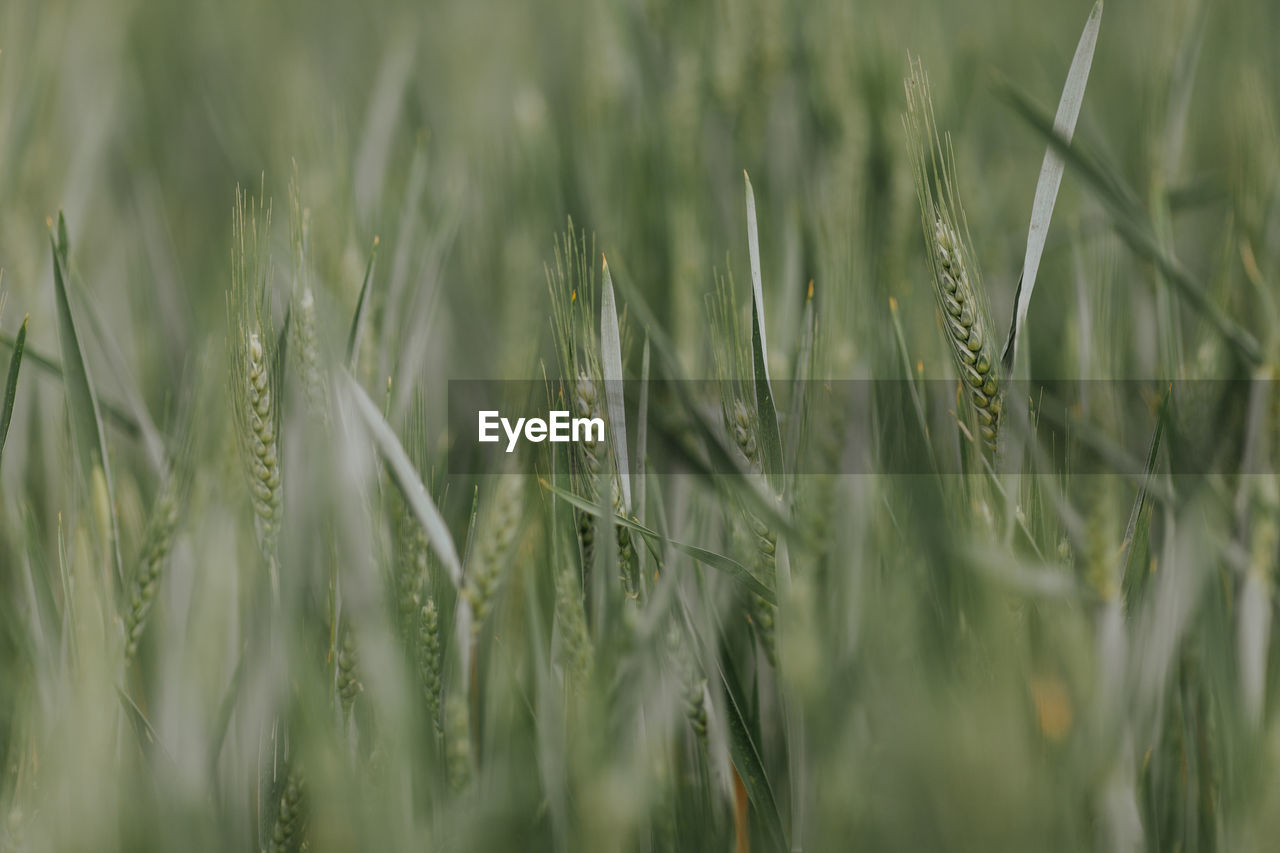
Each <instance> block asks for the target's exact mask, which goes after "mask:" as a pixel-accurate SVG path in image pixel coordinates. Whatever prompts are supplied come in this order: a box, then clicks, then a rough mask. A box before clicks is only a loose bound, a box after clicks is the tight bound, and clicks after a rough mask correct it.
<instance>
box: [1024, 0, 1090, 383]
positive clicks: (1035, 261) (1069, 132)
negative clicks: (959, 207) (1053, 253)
mask: <svg viewBox="0 0 1280 853" xmlns="http://www.w3.org/2000/svg"><path fill="white" fill-rule="evenodd" d="M1101 23H1102V0H1098V2H1097V3H1095V4H1094V6H1093V11H1092V12H1090V13H1089V20H1087V21H1086V22H1085V25H1084V32H1083V33H1081V34H1080V43H1079V44H1078V45H1076V55H1075V58H1073V59H1072V60H1071V69H1070V70H1069V71H1068V72H1067V83H1066V85H1065V86H1064V87H1063V88H1062V98H1061V99H1060V100H1059V101H1058V114H1057V116H1055V117H1054V120H1053V130H1054V132H1055V133H1057V134H1058V136H1059V137H1061V138H1062V139H1064V140H1066V141H1067V142H1070V141H1071V137H1072V136H1073V135H1074V134H1075V130H1076V119H1077V118H1079V116H1080V105H1081V104H1082V103H1083V102H1084V89H1085V85H1086V84H1087V83H1088V82H1089V68H1090V67H1091V66H1092V65H1093V49H1094V46H1095V45H1096V44H1097V42H1098V27H1099V26H1100V25H1101ZM1065 166H1066V163H1065V162H1064V161H1063V159H1062V155H1061V154H1059V153H1058V152H1057V151H1056V150H1054V148H1053V146H1052V145H1050V146H1049V148H1048V149H1047V150H1046V151H1045V152H1044V162H1043V163H1042V164H1041V166H1040V179H1039V180H1038V181H1037V182H1036V195H1035V201H1034V202H1032V205H1031V227H1030V228H1029V229H1028V231H1027V253H1026V255H1025V256H1024V257H1023V261H1022V276H1021V278H1019V279H1018V292H1017V294H1015V296H1014V305H1015V307H1014V314H1013V320H1012V322H1011V323H1010V324H1009V337H1008V338H1007V339H1006V340H1005V344H1004V353H1003V355H1002V356H1001V359H1002V360H1003V361H1004V365H1005V368H1006V369H1012V368H1013V363H1014V361H1015V359H1016V358H1017V356H1018V339H1019V335H1020V334H1021V332H1022V326H1023V324H1024V323H1026V321H1027V309H1028V308H1029V307H1030V305H1031V292H1032V291H1033V290H1034V289H1035V286H1036V273H1037V272H1038V271H1039V269H1040V256H1041V254H1042V253H1043V252H1044V241H1045V238H1046V237H1047V236H1048V233H1049V222H1050V220H1051V219H1052V218H1053V206H1054V204H1055V202H1057V200H1058V188H1059V187H1060V186H1061V185H1062V171H1063V168H1064V167H1065Z"/></svg>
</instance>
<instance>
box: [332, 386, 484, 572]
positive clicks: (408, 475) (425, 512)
mask: <svg viewBox="0 0 1280 853" xmlns="http://www.w3.org/2000/svg"><path fill="white" fill-rule="evenodd" d="M348 385H349V387H350V389H351V396H352V399H354V400H355V403H356V410H357V411H358V412H359V413H360V417H361V419H362V420H363V421H364V423H365V426H366V427H368V429H369V433H370V434H371V435H372V436H373V440H374V444H376V445H377V446H378V452H379V453H381V454H382V457H383V458H384V459H386V461H387V467H388V470H389V471H390V472H391V479H392V480H394V481H395V484H396V487H397V488H399V489H400V492H401V494H403V495H404V499H405V502H406V503H407V504H408V505H409V508H410V509H411V510H412V511H413V514H414V515H415V516H416V517H417V519H418V522H419V523H420V524H421V525H422V529H423V531H424V532H425V533H426V534H427V541H428V542H430V543H431V547H432V549H433V550H434V551H435V552H436V555H437V556H438V557H439V558H440V562H442V563H443V564H444V567H445V569H446V570H447V571H448V572H449V578H450V579H451V580H452V581H453V584H454V586H456V587H457V588H459V589H461V588H462V561H461V560H459V559H458V549H457V547H456V546H455V545H454V542H453V536H452V535H450V533H449V528H448V526H447V525H446V524H445V523H444V518H443V516H441V515H440V511H439V510H438V509H436V505H435V503H434V502H433V501H432V500H431V495H430V494H429V493H428V492H427V487H426V486H424V485H423V484H422V479H421V478H420V477H419V476H418V472H417V470H416V469H415V468H414V467H413V462H412V461H410V459H409V454H408V453H406V452H405V449H404V447H403V446H402V445H401V444H400V439H398V438H396V434H395V432H394V431H393V430H392V429H391V425H390V424H388V423H387V421H386V419H385V418H383V417H382V413H381V412H379V411H378V407H377V405H376V404H375V403H374V402H373V400H371V399H369V395H368V394H367V393H366V392H365V390H364V389H363V388H361V387H360V385H359V383H357V382H356V381H355V380H354V379H351V378H349V377H348Z"/></svg>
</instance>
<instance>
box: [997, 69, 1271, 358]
mask: <svg viewBox="0 0 1280 853" xmlns="http://www.w3.org/2000/svg"><path fill="white" fill-rule="evenodd" d="M1003 95H1004V98H1005V100H1007V101H1008V102H1009V103H1010V105H1011V106H1012V107H1013V108H1014V110H1015V111H1016V112H1017V113H1018V114H1019V115H1020V116H1021V117H1022V118H1023V119H1024V120H1025V121H1026V122H1027V124H1029V125H1031V127H1032V128H1033V129H1034V130H1035V131H1036V132H1037V133H1039V134H1040V135H1041V136H1043V137H1044V138H1045V139H1046V140H1048V142H1049V144H1050V145H1051V146H1052V147H1053V148H1054V150H1055V151H1057V152H1058V153H1059V154H1060V155H1062V157H1063V159H1065V160H1066V162H1067V163H1068V164H1070V165H1071V167H1072V168H1074V169H1076V170H1077V171H1078V172H1079V174H1080V176H1081V177H1083V178H1084V179H1085V182H1086V183H1088V184H1089V185H1090V186H1091V187H1092V188H1093V190H1094V192H1095V193H1097V195H1098V198H1099V200H1101V201H1102V202H1103V204H1104V205H1105V206H1106V207H1107V209H1108V212H1109V213H1110V214H1111V218H1112V221H1113V223H1114V225H1115V228H1116V231H1117V233H1119V235H1120V236H1121V237H1122V238H1123V239H1124V241H1125V242H1126V243H1128V244H1129V248H1130V249H1132V250H1133V251H1134V252H1135V253H1136V254H1138V255H1139V256H1141V257H1143V258H1146V259H1147V260H1148V261H1150V262H1151V263H1152V264H1154V265H1155V266H1156V267H1157V268H1158V269H1159V270H1160V272H1161V274H1163V275H1164V276H1165V278H1166V279H1168V281H1169V283H1171V284H1172V285H1174V287H1175V288H1176V292H1177V293H1178V294H1179V295H1180V296H1182V298H1184V299H1185V300H1186V301H1187V302H1189V303H1190V304H1191V306H1192V307H1193V308H1195V310H1196V311H1197V312H1199V314H1200V315H1201V317H1203V318H1204V319H1205V320H1206V321H1207V322H1208V323H1209V325H1210V326H1212V327H1213V329H1214V330H1215V331H1217V332H1218V334H1220V335H1221V336H1222V338H1223V340H1225V341H1226V342H1227V343H1229V344H1231V345H1232V346H1234V347H1235V349H1236V352H1237V353H1238V354H1239V355H1240V356H1241V358H1243V359H1244V360H1245V361H1246V362H1247V363H1248V364H1249V365H1250V366H1257V365H1259V364H1261V363H1262V350H1261V347H1259V345H1258V341H1257V339H1256V338H1254V337H1253V335H1251V334H1250V333H1249V332H1248V331H1246V330H1245V329H1244V328H1242V327H1241V326H1240V325H1239V324H1238V323H1236V322H1235V321H1234V320H1232V319H1231V318H1230V317H1228V316H1227V314H1226V312H1224V311H1223V310H1222V308H1220V307H1219V306H1218V305H1217V304H1216V303H1214V302H1213V301H1212V300H1211V299H1210V298H1209V297H1208V296H1207V295H1205V293H1204V291H1203V290H1202V289H1201V288H1200V286H1199V285H1198V284H1197V283H1196V281H1195V280H1194V279H1193V278H1192V277H1191V274H1190V273H1188V272H1187V271H1186V269H1185V268H1183V266H1182V265H1181V264H1180V263H1179V262H1178V261H1177V260H1176V259H1175V258H1173V257H1171V256H1170V255H1169V254H1168V253H1167V252H1166V251H1165V249H1164V248H1163V247H1162V246H1161V245H1160V241H1159V240H1158V239H1157V237H1156V234H1155V230H1154V227H1153V225H1152V223H1151V218H1150V216H1149V215H1148V214H1147V213H1146V211H1145V210H1144V209H1143V207H1142V205H1141V203H1140V202H1138V201H1137V197H1136V195H1135V194H1134V193H1133V191H1132V190H1131V189H1129V188H1128V187H1127V186H1126V185H1125V184H1124V182H1123V181H1122V180H1120V178H1119V177H1118V176H1117V175H1116V173H1115V171H1114V170H1113V169H1111V168H1110V167H1108V166H1104V165H1103V164H1101V163H1100V162H1099V161H1097V160H1096V159H1095V158H1093V157H1090V156H1088V155H1086V154H1085V153H1084V152H1083V151H1082V150H1081V149H1080V147H1079V143H1078V142H1077V143H1071V142H1067V141H1065V140H1063V139H1062V138H1061V137H1060V136H1058V134H1057V133H1055V132H1054V130H1053V125H1052V124H1051V123H1050V121H1049V119H1048V118H1047V117H1046V116H1045V115H1044V113H1043V112H1042V111H1041V110H1040V108H1039V107H1037V106H1036V105H1035V104H1034V103H1032V102H1031V100H1030V99H1028V98H1027V97H1026V96H1025V95H1023V94H1022V93H1021V92H1019V91H1017V90H1016V89H1014V88H1012V87H1011V86H1006V87H1004V89H1003Z"/></svg>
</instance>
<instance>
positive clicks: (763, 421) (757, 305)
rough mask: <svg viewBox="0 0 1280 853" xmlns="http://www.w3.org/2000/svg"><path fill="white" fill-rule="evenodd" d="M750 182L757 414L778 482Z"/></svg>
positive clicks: (776, 435) (749, 234) (779, 449)
mask: <svg viewBox="0 0 1280 853" xmlns="http://www.w3.org/2000/svg"><path fill="white" fill-rule="evenodd" d="M742 177H743V179H744V180H745V181H746V185H747V248H748V250H749V253H750V256H751V290H752V298H751V363H752V367H753V368H754V371H755V387H756V413H757V415H758V416H759V418H760V443H761V445H762V446H763V449H764V456H765V460H766V464H767V465H768V468H769V470H768V472H767V474H768V477H769V481H770V482H771V483H773V484H774V485H775V488H776V485H777V483H778V482H780V481H781V477H782V439H781V437H780V435H779V432H778V412H777V409H776V408H775V407H774V404H773V387H772V385H771V383H770V382H769V348H768V345H767V344H766V343H765V333H764V287H763V284H762V278H761V274H760V235H759V233H758V230H757V228H756V195H755V192H754V191H753V190H752V189H751V178H750V177H749V176H748V175H747V173H746V172H743V173H742Z"/></svg>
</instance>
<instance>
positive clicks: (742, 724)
mask: <svg viewBox="0 0 1280 853" xmlns="http://www.w3.org/2000/svg"><path fill="white" fill-rule="evenodd" d="M716 668H717V669H718V670H719V673H720V681H721V685H722V686H723V688H724V696H725V703H724V705H725V722H726V723H727V724H728V726H727V729H728V730H727V732H726V734H727V735H728V740H729V758H730V760H732V761H733V766H734V767H735V768H736V769H737V771H738V776H739V778H741V779H742V784H743V786H744V787H745V788H746V789H747V797H748V799H750V800H751V805H752V806H754V807H755V810H756V815H757V817H759V819H760V823H761V824H762V826H763V827H764V831H765V836H766V838H767V839H768V842H769V848H770V849H772V850H780V851H781V850H786V849H787V845H786V836H785V835H784V833H783V831H782V818H781V816H780V815H779V814H778V804H777V801H776V800H775V799H774V796H773V788H772V786H770V784H769V776H768V775H767V774H766V773H765V769H764V761H763V760H762V759H761V753H760V750H759V748H758V747H757V746H756V743H755V741H754V740H753V739H752V737H751V729H750V728H749V727H748V725H747V719H746V716H745V715H744V704H745V699H746V694H745V693H743V691H742V687H741V685H740V684H739V683H738V680H737V677H736V676H735V675H734V672H733V667H732V665H730V666H725V665H724V664H722V663H720V662H719V661H717V662H716Z"/></svg>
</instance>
